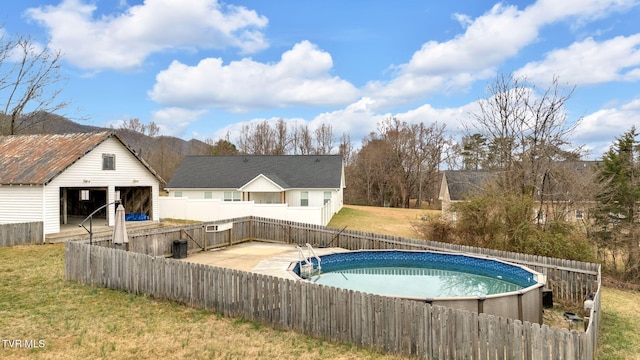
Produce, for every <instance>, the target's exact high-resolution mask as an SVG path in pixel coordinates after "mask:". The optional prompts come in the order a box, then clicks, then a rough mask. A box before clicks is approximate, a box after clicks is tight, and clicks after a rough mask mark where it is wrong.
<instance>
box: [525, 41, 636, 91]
mask: <svg viewBox="0 0 640 360" xmlns="http://www.w3.org/2000/svg"><path fill="white" fill-rule="evenodd" d="M639 46H640V34H636V35H632V36H628V37H625V36H618V37H615V38H613V39H609V40H606V41H602V42H597V41H595V40H594V39H592V38H588V39H585V40H583V41H581V42H576V43H573V44H571V45H570V46H569V47H568V48H565V49H558V50H554V51H552V52H550V53H548V54H547V55H546V56H545V58H544V59H543V60H542V61H539V62H530V63H528V64H526V65H525V66H524V67H522V68H521V69H519V70H518V71H517V74H519V75H524V76H527V77H528V78H529V79H531V80H533V81H536V82H548V81H550V80H551V77H552V76H553V75H554V74H562V81H566V82H568V83H570V84H572V85H583V84H599V83H604V82H610V81H637V80H640V48H639Z"/></svg>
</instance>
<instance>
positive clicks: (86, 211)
mask: <svg viewBox="0 0 640 360" xmlns="http://www.w3.org/2000/svg"><path fill="white" fill-rule="evenodd" d="M106 203H107V189H106V188H61V189H60V224H62V225H64V224H79V223H80V222H82V220H84V219H85V218H86V217H87V216H89V215H90V214H91V213H92V212H93V211H95V210H96V209H98V208H99V207H101V206H103V205H104V204H106ZM93 219H94V221H96V220H97V221H100V222H103V223H104V224H105V225H107V223H108V220H107V209H102V210H100V211H98V212H97V213H96V214H94V215H93Z"/></svg>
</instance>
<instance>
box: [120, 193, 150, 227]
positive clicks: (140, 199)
mask: <svg viewBox="0 0 640 360" xmlns="http://www.w3.org/2000/svg"><path fill="white" fill-rule="evenodd" d="M151 194H152V191H151V187H150V186H123V187H120V186H116V198H118V195H120V196H119V198H120V200H121V201H122V205H123V206H124V209H125V212H126V213H127V218H128V220H149V219H153V197H152V195H151Z"/></svg>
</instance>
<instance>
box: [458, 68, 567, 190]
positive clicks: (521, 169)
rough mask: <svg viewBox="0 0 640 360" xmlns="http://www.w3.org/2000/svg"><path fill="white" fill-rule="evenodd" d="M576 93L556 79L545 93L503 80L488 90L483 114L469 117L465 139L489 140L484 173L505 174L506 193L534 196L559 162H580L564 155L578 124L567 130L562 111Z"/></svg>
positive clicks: (524, 81) (481, 103) (523, 83)
mask: <svg viewBox="0 0 640 360" xmlns="http://www.w3.org/2000/svg"><path fill="white" fill-rule="evenodd" d="M573 91H574V88H564V87H562V86H561V85H560V83H559V81H558V78H557V77H556V78H554V79H553V81H552V83H551V85H550V86H549V87H548V88H546V89H543V90H542V91H538V88H537V87H536V86H535V85H534V84H531V83H529V82H528V81H527V79H526V78H517V77H514V76H505V75H499V76H498V77H497V78H496V80H495V82H493V83H492V84H490V85H489V86H488V89H487V92H488V93H487V97H486V98H485V99H481V100H480V101H479V102H478V104H479V107H480V110H479V112H478V113H472V114H470V116H471V121H470V122H469V123H467V124H466V128H467V136H481V137H483V138H484V139H486V140H487V149H488V152H489V156H488V158H487V159H486V165H487V166H486V167H487V168H492V169H500V170H503V172H502V174H503V178H502V185H503V187H504V189H505V190H506V189H509V190H510V191H512V192H514V193H521V194H525V195H530V196H536V195H537V194H539V193H540V192H541V191H542V188H543V186H544V184H543V182H544V179H545V174H548V173H549V172H550V171H551V170H552V167H553V166H554V164H555V163H556V162H557V161H559V160H565V159H566V158H567V156H568V155H569V157H571V158H575V157H576V153H575V151H574V152H573V154H572V152H571V151H567V150H563V149H564V148H565V147H567V145H569V144H570V142H569V140H568V138H569V135H570V134H571V132H572V131H573V130H574V129H575V127H576V126H577V125H578V123H579V121H576V122H574V123H573V124H568V123H567V121H566V120H567V116H566V113H565V111H564V107H565V104H566V103H567V101H569V99H571V97H572V95H573ZM578 157H579V156H578Z"/></svg>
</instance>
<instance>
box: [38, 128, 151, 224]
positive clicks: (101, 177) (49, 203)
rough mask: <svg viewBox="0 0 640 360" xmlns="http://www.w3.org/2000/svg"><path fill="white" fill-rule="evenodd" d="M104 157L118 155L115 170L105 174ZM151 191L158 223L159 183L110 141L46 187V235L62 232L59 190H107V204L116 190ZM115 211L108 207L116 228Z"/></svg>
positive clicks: (110, 139)
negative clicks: (135, 188) (149, 188)
mask: <svg viewBox="0 0 640 360" xmlns="http://www.w3.org/2000/svg"><path fill="white" fill-rule="evenodd" d="M102 154H115V155H116V160H115V163H116V169H115V170H102ZM116 186H121V187H126V186H129V187H133V186H136V187H151V191H152V206H153V210H152V220H155V221H157V220H159V218H160V215H159V210H158V203H159V200H158V196H159V182H158V179H157V178H156V177H155V176H153V175H152V174H151V173H150V172H149V170H147V168H145V167H144V165H143V164H142V163H140V161H138V159H137V158H136V157H135V156H133V154H131V153H130V152H129V150H127V149H126V148H125V147H124V146H122V144H121V143H120V142H119V141H118V140H117V139H114V138H109V139H107V140H106V141H104V142H103V143H102V144H100V145H98V146H97V147H96V148H95V149H93V150H92V151H91V152H89V153H88V154H86V155H85V156H84V157H82V158H81V159H80V160H78V161H77V162H76V163H75V164H73V165H71V166H70V167H69V168H68V169H66V170H65V171H64V172H63V173H62V174H60V175H58V176H57V177H56V178H55V179H53V181H51V183H50V184H48V185H47V186H46V191H45V193H46V195H45V198H46V200H45V203H46V204H45V206H46V207H45V209H46V221H45V225H44V228H45V233H46V234H48V233H55V232H59V231H60V216H59V214H60V188H62V187H74V188H83V187H90V188H105V189H108V191H107V202H108V203H111V202H113V201H114V200H115V187H116ZM114 214H115V207H114V206H113V205H111V206H109V212H108V218H109V226H113V218H114Z"/></svg>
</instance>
